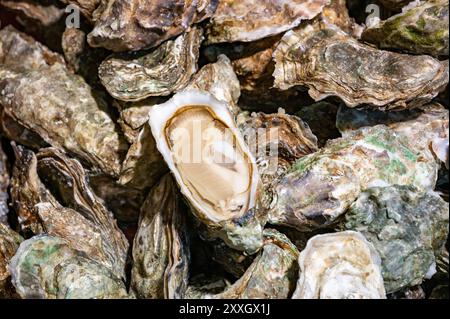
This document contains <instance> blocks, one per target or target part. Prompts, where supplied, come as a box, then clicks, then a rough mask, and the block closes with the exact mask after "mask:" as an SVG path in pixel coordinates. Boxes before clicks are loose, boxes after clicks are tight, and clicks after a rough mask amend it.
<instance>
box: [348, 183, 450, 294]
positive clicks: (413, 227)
mask: <svg viewBox="0 0 450 319" xmlns="http://www.w3.org/2000/svg"><path fill="white" fill-rule="evenodd" d="M448 222H449V209H448V204H447V203H446V202H445V201H444V200H443V199H441V198H440V197H439V195H438V194H437V193H434V192H431V191H428V192H423V191H419V190H418V189H416V188H415V187H412V186H399V185H394V186H390V187H375V188H370V189H368V190H366V191H365V192H363V193H361V194H360V196H359V197H358V199H357V200H356V201H355V202H354V203H353V204H352V205H351V206H350V208H349V210H348V211H347V213H346V215H345V222H344V224H343V227H345V229H350V230H355V231H359V232H361V233H362V234H363V235H364V236H365V237H366V238H367V240H368V241H370V242H371V243H372V244H373V245H374V247H375V249H376V250H377V251H378V253H379V255H380V257H381V265H382V274H383V278H384V284H385V287H386V291H387V292H388V293H392V292H395V291H398V290H400V289H402V288H406V287H411V286H414V285H419V284H420V283H421V282H422V280H423V279H424V278H430V277H431V276H432V275H433V274H434V273H435V272H436V257H437V256H439V254H440V253H441V251H442V249H443V246H444V244H445V241H446V239H447V236H448Z"/></svg>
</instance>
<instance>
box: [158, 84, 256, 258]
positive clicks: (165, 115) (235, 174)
mask: <svg viewBox="0 0 450 319" xmlns="http://www.w3.org/2000/svg"><path fill="white" fill-rule="evenodd" d="M149 118H150V119H149V123H150V127H151V129H152V133H153V136H154V138H155V140H156V144H157V147H158V150H159V151H160V153H161V154H162V156H163V157H164V160H165V162H166V163H167V165H168V166H169V169H170V170H171V172H172V173H173V174H174V176H175V179H176V181H177V183H178V185H179V187H180V189H181V192H182V193H183V195H184V196H185V198H186V199H187V201H188V202H189V204H190V206H191V207H192V212H193V213H194V215H195V216H196V217H197V219H198V220H200V221H201V222H202V223H203V224H204V225H205V226H206V227H207V229H208V234H209V238H208V239H212V238H222V239H223V240H224V241H225V242H226V243H227V244H228V245H229V246H230V247H232V248H235V249H238V250H243V251H246V252H248V253H254V252H255V251H257V250H258V249H259V248H260V247H261V245H262V226H261V223H263V221H262V220H261V218H262V217H261V216H260V214H259V213H260V212H259V211H258V209H256V206H257V201H258V190H259V187H260V182H259V176H258V169H257V166H256V163H255V160H254V159H253V156H252V154H251V153H250V151H249V149H248V148H247V145H245V143H244V140H243V139H242V137H241V135H240V132H239V131H238V129H237V128H236V125H235V123H234V120H233V117H232V115H231V113H230V111H229V108H228V106H227V104H225V103H223V102H220V101H219V100H217V99H215V98H214V97H213V96H212V95H210V94H206V93H203V92H201V91H186V92H181V93H178V94H176V95H175V96H174V97H173V98H172V99H171V100H169V101H168V102H166V103H164V104H161V105H156V106H153V107H152V109H151V110H150V113H149Z"/></svg>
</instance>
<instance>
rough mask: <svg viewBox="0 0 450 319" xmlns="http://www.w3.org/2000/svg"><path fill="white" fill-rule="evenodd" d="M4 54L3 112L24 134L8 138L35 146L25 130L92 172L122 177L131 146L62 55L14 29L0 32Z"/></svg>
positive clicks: (13, 132) (1, 68)
mask: <svg viewBox="0 0 450 319" xmlns="http://www.w3.org/2000/svg"><path fill="white" fill-rule="evenodd" d="M0 48H1V49H0V58H1V59H2V60H5V61H8V62H7V63H6V64H2V65H1V66H0V77H1V80H0V91H1V94H0V105H1V107H2V108H1V110H2V112H3V113H4V114H5V115H6V116H7V117H9V119H10V120H12V121H14V122H16V123H17V124H18V126H19V127H20V128H22V129H21V130H20V131H17V129H16V130H6V131H7V133H8V134H7V135H8V136H9V137H10V138H12V139H15V140H17V141H19V142H21V143H23V142H25V145H30V144H31V145H30V146H36V145H35V144H34V143H33V141H34V140H33V139H31V140H28V139H27V138H25V139H24V136H25V137H26V136H27V135H23V134H22V132H21V131H23V129H26V130H28V131H30V132H32V133H33V134H35V135H37V136H39V137H40V138H41V139H42V140H43V141H45V142H47V143H48V144H51V145H52V146H55V147H61V148H64V149H66V150H67V151H69V152H70V153H71V154H74V155H76V156H78V157H79V158H80V159H82V160H83V161H85V162H86V163H88V164H89V165H91V166H92V167H93V168H94V169H98V170H101V171H103V172H105V173H107V174H110V175H113V176H115V175H118V173H119V170H120V162H121V158H122V156H123V155H124V154H123V152H124V151H125V149H126V147H127V145H126V143H125V141H124V140H123V138H122V137H121V135H120V134H119V133H118V132H117V131H116V126H115V124H114V122H113V121H112V119H111V118H110V116H109V114H108V113H106V112H105V111H104V108H105V107H106V105H102V104H98V103H97V101H96V100H95V99H94V97H93V96H92V94H91V89H90V87H89V86H88V85H87V84H86V83H85V82H84V80H83V79H82V78H81V77H79V76H76V75H74V74H72V73H70V72H69V71H68V70H67V68H66V66H65V64H63V61H62V59H61V57H60V56H59V55H57V54H55V53H52V52H50V51H49V50H48V49H46V48H45V47H43V46H42V45H40V44H39V43H37V42H35V41H34V40H33V39H32V38H30V37H28V36H26V35H24V34H22V33H20V32H18V31H17V30H15V29H14V28H12V27H9V26H8V27H6V28H4V29H3V30H1V31H0ZM3 121H5V120H3ZM3 125H5V124H4V123H3ZM42 144H44V145H45V143H41V145H39V146H42Z"/></svg>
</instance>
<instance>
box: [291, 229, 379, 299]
mask: <svg viewBox="0 0 450 319" xmlns="http://www.w3.org/2000/svg"><path fill="white" fill-rule="evenodd" d="M299 265H300V278H299V279H298V282H297V288H296V290H295V292H294V294H293V296H292V298H293V299H385V298H386V292H385V289H384V286H383V277H382V276H381V268H380V257H379V256H378V253H377V251H376V250H375V249H374V247H373V246H372V244H370V243H369V242H368V241H367V240H366V239H365V238H364V236H362V235H361V234H360V233H358V232H353V231H345V232H339V233H332V234H325V235H317V236H315V237H313V238H311V239H310V240H309V241H308V244H307V245H306V247H305V249H304V250H303V251H301V253H300V257H299Z"/></svg>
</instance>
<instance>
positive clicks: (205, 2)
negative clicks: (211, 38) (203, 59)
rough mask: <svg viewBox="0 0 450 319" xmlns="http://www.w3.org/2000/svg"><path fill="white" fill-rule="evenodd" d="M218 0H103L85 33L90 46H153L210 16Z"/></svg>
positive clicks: (122, 48) (125, 48)
mask: <svg viewBox="0 0 450 319" xmlns="http://www.w3.org/2000/svg"><path fill="white" fill-rule="evenodd" d="M217 3H218V1H217V0H200V1H182V0H105V5H102V6H101V7H100V9H99V11H98V12H95V14H96V15H97V14H98V18H97V19H96V22H95V27H94V29H93V30H92V32H91V33H90V34H89V35H88V42H89V44H90V45H91V46H93V47H99V46H101V47H104V48H106V49H108V50H112V51H115V52H119V51H137V50H142V49H145V48H150V47H155V46H157V45H159V44H161V43H162V42H163V41H165V40H167V39H170V38H172V37H174V36H176V35H179V34H181V33H183V32H185V31H187V30H188V29H189V27H190V26H191V25H192V24H194V23H197V22H200V21H202V20H203V19H205V18H207V17H210V16H211V15H212V14H213V13H214V11H215V10H216V7H217Z"/></svg>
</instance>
